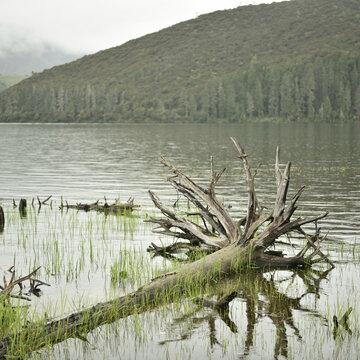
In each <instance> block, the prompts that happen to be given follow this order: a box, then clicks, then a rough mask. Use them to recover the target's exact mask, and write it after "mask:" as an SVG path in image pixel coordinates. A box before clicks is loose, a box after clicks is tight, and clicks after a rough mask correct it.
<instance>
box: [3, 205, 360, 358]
mask: <svg viewBox="0 0 360 360" xmlns="http://www.w3.org/2000/svg"><path fill="white" fill-rule="evenodd" d="M4 209H5V214H6V217H7V225H6V228H5V231H4V233H3V234H2V235H1V236H0V243H1V244H2V246H3V248H4V249H5V250H6V251H5V252H3V253H2V255H0V257H1V263H2V264H4V265H2V266H3V268H2V269H1V270H4V269H6V268H9V267H10V266H11V265H15V267H16V268H17V270H18V273H19V275H20V274H25V273H27V272H29V271H31V270H32V269H34V268H35V267H37V266H42V269H41V272H40V274H39V276H40V278H42V279H43V280H45V281H47V282H49V283H51V285H52V286H51V288H44V289H43V296H42V297H41V298H39V299H38V298H35V297H34V296H32V303H31V306H30V308H24V307H22V305H24V304H23V302H21V301H12V303H11V305H9V304H7V305H5V304H3V305H1V306H2V308H1V311H0V313H2V314H6V315H3V316H2V318H1V322H0V334H1V337H3V336H6V335H7V334H10V333H12V332H13V331H15V330H16V329H20V328H21V327H22V326H23V325H24V324H26V323H27V322H28V321H30V322H37V323H39V322H40V323H41V322H43V323H45V322H46V321H47V320H48V319H53V318H57V317H58V316H61V315H64V314H69V313H72V312H75V311H78V310H79V309H84V308H88V307H90V306H91V305H93V304H94V303H97V302H99V301H104V300H107V299H112V298H116V297H118V296H121V295H124V294H126V293H128V292H130V291H133V290H135V289H137V288H138V287H140V286H142V285H144V284H146V283H147V282H149V280H150V279H152V278H154V277H156V276H159V275H160V274H161V273H162V272H164V271H168V270H173V269H181V263H179V262H173V261H170V260H167V259H163V258H159V257H157V258H152V257H151V256H150V255H149V254H148V253H147V252H146V247H147V245H148V244H149V243H150V242H151V241H157V242H159V239H158V238H157V237H154V236H153V235H152V234H151V226H149V225H148V224H144V223H143V221H142V220H143V219H144V218H146V217H148V216H157V215H158V212H157V211H156V210H155V209H152V208H151V209H146V211H142V210H137V211H135V212H134V213H131V214H124V215H121V216H120V215H114V214H109V215H107V216H106V215H104V214H98V213H96V212H90V213H84V212H78V211H76V210H69V211H67V212H66V211H63V212H61V211H58V210H57V209H56V207H55V206H54V208H53V209H50V208H49V207H43V208H42V209H41V211H40V213H39V212H38V211H37V209H36V208H32V207H31V206H29V207H28V211H27V216H26V217H23V218H21V217H20V216H19V213H18V211H17V209H14V208H12V206H7V207H5V208H4ZM193 210H194V209H191V208H188V206H187V204H186V203H180V204H179V211H183V212H186V211H190V212H191V211H193ZM299 214H300V215H301V214H302V210H300V213H299ZM191 220H192V221H194V222H197V223H199V221H200V219H199V217H197V216H192V217H191ZM284 240H286V239H284ZM160 241H164V242H166V241H171V239H170V240H169V239H167V238H161V239H160ZM298 245H301V244H298ZM359 245H360V244H359V243H358V241H357V239H356V238H353V239H351V241H343V242H342V243H341V242H339V243H338V244H336V243H335V244H334V243H333V242H330V241H329V242H328V243H327V246H326V251H327V254H329V255H330V256H332V258H335V259H338V261H339V264H338V265H337V269H336V272H335V271H334V273H330V275H329V280H331V282H330V284H328V285H326V291H325V289H322V287H320V286H319V285H316V283H314V284H313V285H312V286H313V288H314V289H315V290H316V291H315V292H312V293H309V294H306V295H305V296H304V297H302V298H301V304H302V306H304V307H307V308H308V309H309V311H307V312H305V311H304V312H303V311H302V310H294V313H293V316H294V317H295V319H296V324H297V327H298V328H299V332H300V333H301V336H302V340H301V341H300V340H299V338H298V337H297V335H296V334H295V333H294V330H292V329H291V328H285V329H286V330H285V332H286V334H285V335H286V336H287V339H288V348H287V351H288V353H287V357H288V358H299V357H298V354H301V358H304V359H305V358H311V355H314V354H316V356H318V358H319V359H321V358H329V357H327V355H324V354H325V352H324V349H328V350H327V351H328V353H329V354H331V356H335V357H337V358H341V356H345V353H344V350H343V349H342V345H341V344H344V343H345V344H346V346H347V347H348V349H349V350H348V351H349V354H350V355H351V354H356V351H358V350H359V349H358V345H357V344H358V343H359V336H360V335H359V328H360V320H359V312H360V309H359V305H358V304H357V302H356V301H355V300H356V299H357V298H358V296H359V286H358V285H357V282H356V279H355V278H354V276H352V274H353V273H354V271H358V265H356V264H357V263H358V261H359V260H360V246H359ZM286 250H289V249H288V248H286ZM204 255H205V253H202V252H194V253H192V254H191V256H192V257H191V260H197V259H201V258H202V257H203V256H204ZM243 278H244V277H243V276H242V275H239V276H238V279H237V284H238V285H234V283H233V282H232V280H231V281H228V282H225V283H224V284H223V281H222V280H220V277H219V274H218V273H217V271H216V267H215V269H214V273H213V274H211V276H210V280H209V281H208V282H203V281H201V279H200V280H199V281H198V282H196V283H193V282H189V283H187V284H186V286H185V288H184V290H183V291H182V292H181V293H178V292H176V286H174V289H175V290H174V291H172V292H171V291H170V292H164V293H162V294H159V296H158V298H157V299H156V304H157V305H156V306H157V307H156V308H155V306H153V307H150V308H148V307H145V306H144V307H142V306H139V307H138V308H136V309H133V310H134V314H133V315H131V316H129V317H126V318H123V319H119V314H117V313H116V311H115V309H113V308H111V309H110V310H109V313H108V314H107V315H106V317H107V318H108V319H109V321H110V320H114V319H116V320H115V321H113V322H112V323H111V324H106V323H105V324H103V325H102V326H101V327H99V328H97V329H95V330H92V331H91V332H90V333H89V334H88V335H87V341H84V340H81V339H80V338H77V339H68V340H66V341H65V342H63V343H61V344H58V345H55V346H52V347H49V348H47V349H43V350H40V351H39V352H37V353H33V354H32V356H31V357H32V358H44V359H45V358H46V359H47V358H57V359H63V358H86V359H100V358H126V359H131V358H134V359H135V358H139V357H141V356H142V357H144V358H146V355H147V354H150V353H151V354H153V355H154V356H156V358H159V359H168V358H171V359H173V358H179V359H183V358H187V357H188V358H191V357H192V356H194V354H195V356H197V357H199V358H238V357H239V354H240V355H241V354H243V355H244V356H248V357H249V358H252V357H259V356H260V357H261V356H262V355H264V354H269V353H272V352H273V351H274V346H275V343H276V339H277V337H278V336H279V335H278V333H277V331H276V329H275V328H274V325H273V323H272V322H271V321H270V320H269V319H270V317H269V316H270V315H269V314H266V313H264V308H263V306H264V305H263V304H264V302H268V303H269V304H273V306H275V304H279V303H280V304H281V301H288V300H286V299H291V298H293V299H295V298H296V297H298V296H301V294H303V293H304V292H305V293H306V291H305V290H306V284H305V283H304V280H302V279H301V278H299V277H298V276H292V274H291V272H284V271H282V272H275V273H268V274H266V275H264V278H265V279H267V281H270V280H271V281H273V282H274V285H272V286H267V287H266V288H265V289H264V283H263V280H262V278H261V277H256V276H255V277H253V278H252V277H249V278H248V280H247V281H246V282H242V283H241V281H244V280H241V279H243ZM239 282H240V283H239ZM239 284H240V285H239ZM174 285H176V284H174ZM234 286H235V288H236V289H237V290H238V292H239V298H237V299H235V300H234V301H233V302H232V304H231V306H230V313H229V314H230V318H231V319H232V320H233V321H234V322H235V323H236V326H237V328H238V332H237V333H234V332H232V331H230V330H229V328H228V326H227V325H225V323H224V322H223V321H222V320H221V318H220V316H219V314H217V313H214V311H213V310H211V309H205V308H204V309H201V308H199V307H198V306H196V305H195V304H193V303H192V301H191V299H192V298H193V297H198V296H200V297H206V298H209V299H218V298H219V297H220V296H222V295H224V294H226V293H227V292H231V291H232V290H233V289H234ZM322 286H324V285H322ZM25 290H26V289H25ZM344 294H346V297H344ZM184 298H185V299H188V300H184ZM249 301H250V302H251V303H254V304H256V311H257V314H258V315H257V316H258V317H259V321H258V322H257V323H255V324H254V325H253V326H254V334H253V340H252V342H251V344H250V342H249V341H250V340H249V337H248V336H247V335H244V334H246V331H247V329H248V326H249V325H247V324H246V321H244V319H249V309H248V306H249V305H248V303H249ZM5 306H7V307H5ZM350 306H351V307H353V309H354V310H353V312H352V314H351V317H350V319H349V327H350V329H352V335H350V334H349V333H348V332H346V331H345V330H344V329H340V330H339V332H338V335H337V337H336V338H335V339H334V338H333V334H332V323H331V319H332V316H333V315H336V316H337V317H341V316H342V314H343V313H344V312H345V311H346V309H348V308H349V307H350ZM274 309H275V308H274ZM274 311H275V310H274ZM276 315H277V316H285V314H282V315H281V312H278V313H277V314H276ZM90 320H91V319H90V318H89V324H90V322H91V321H90ZM86 332H87V329H86V326H85V327H84V334H85V335H86ZM315 333H316V337H317V338H318V339H319V341H317V342H316V344H314V340H313V339H314V336H315V335H314V334H315ZM80 335H81V334H80ZM80 337H81V336H80ZM22 341H23V345H21V343H20V346H19V347H18V348H17V349H16V351H15V349H14V353H18V351H20V353H21V354H22V355H24V354H26V353H27V351H28V349H29V346H30V347H31V338H30V339H29V338H28V339H23V340H22ZM249 344H250V345H249ZM309 344H312V345H310V346H309ZM48 345H50V344H48ZM309 348H312V351H310V350H309ZM246 353H247V354H248V355H246ZM326 354H327V353H326Z"/></svg>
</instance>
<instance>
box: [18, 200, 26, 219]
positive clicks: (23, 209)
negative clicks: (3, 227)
mask: <svg viewBox="0 0 360 360" xmlns="http://www.w3.org/2000/svg"><path fill="white" fill-rule="evenodd" d="M26 205H27V203H26V199H20V202H19V213H20V216H21V217H25V216H26Z"/></svg>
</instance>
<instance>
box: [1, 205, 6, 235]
mask: <svg viewBox="0 0 360 360" xmlns="http://www.w3.org/2000/svg"><path fill="white" fill-rule="evenodd" d="M4 227H5V214H4V210H3V208H2V207H1V206H0V232H3V231H4Z"/></svg>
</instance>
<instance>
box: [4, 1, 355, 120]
mask: <svg viewBox="0 0 360 360" xmlns="http://www.w3.org/2000/svg"><path fill="white" fill-rule="evenodd" d="M359 66H360V2H359V1H358V0H337V1H335V0H293V1H287V2H282V3H273V4H270V5H268V4H266V5H257V6H251V5H250V6H242V7H239V8H236V9H232V10H225V11H217V12H214V13H211V14H207V15H202V16H199V17H198V18H196V19H193V20H189V21H186V22H183V23H180V24H177V25H174V26H172V27H170V28H167V29H164V30H162V31H159V32H157V33H153V34H149V35H146V36H144V37H141V38H139V39H136V40H132V41H129V42H127V43H125V44H123V45H121V46H118V47H115V48H111V49H108V50H104V51H101V52H98V53H96V54H94V55H90V56H85V57H83V58H81V59H79V60H77V61H74V62H71V63H68V64H65V65H62V66H57V67H54V68H52V69H50V70H45V71H43V72H42V73H38V74H35V75H33V76H31V77H30V78H28V79H26V80H24V81H22V82H20V83H19V84H17V85H15V86H13V87H11V88H9V89H7V90H5V91H3V92H1V94H0V121H2V122H92V121H94V122H212V121H214V122H218V121H227V122H238V121H247V120H256V119H270V120H274V119H276V120H282V119H284V120H291V121H294V120H307V121H326V122H338V121H357V120H359V119H360V79H359V71H360V69H359Z"/></svg>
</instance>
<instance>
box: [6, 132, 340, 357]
mask: <svg viewBox="0 0 360 360" xmlns="http://www.w3.org/2000/svg"><path fill="white" fill-rule="evenodd" d="M232 141H233V142H234V144H235V147H236V149H237V151H238V156H239V158H240V160H241V161H242V163H243V167H244V170H245V177H246V181H247V185H248V191H247V193H248V194H247V195H248V206H247V210H246V214H245V215H244V217H242V218H240V219H239V220H234V219H233V218H232V217H231V215H230V213H229V212H228V209H227V208H226V206H225V205H224V204H223V202H222V201H220V200H219V199H218V198H217V196H216V194H215V186H216V184H217V182H218V181H219V179H220V177H221V175H222V173H223V172H224V171H225V169H223V170H221V171H220V172H219V173H217V172H216V171H215V167H214V161H213V159H211V180H210V185H209V187H208V188H207V189H204V188H202V187H201V186H199V185H197V184H196V183H194V182H193V181H192V180H191V179H190V178H189V177H188V176H186V175H185V174H183V173H182V172H181V171H180V170H178V169H177V168H176V167H175V166H173V165H172V164H171V163H170V162H168V161H167V160H165V159H164V158H163V157H160V158H159V160H160V162H161V163H162V164H164V165H165V166H167V167H168V168H169V169H170V171H171V172H172V173H173V174H174V176H173V177H171V178H169V181H170V183H171V184H172V185H173V186H174V188H175V189H176V190H178V191H179V192H180V193H181V194H182V195H184V197H185V198H186V199H188V200H189V201H190V202H191V203H192V204H193V205H194V206H195V207H196V208H197V211H196V213H197V214H198V216H200V217H201V219H202V221H203V226H200V225H198V224H196V223H194V222H192V221H191V220H189V219H188V218H186V217H183V216H181V215H179V214H178V213H176V212H175V210H174V209H172V208H169V207H166V206H165V205H163V204H162V203H161V202H160V200H159V199H158V197H157V196H156V195H155V194H154V193H153V192H151V191H150V192H149V194H150V196H151V199H152V200H153V202H154V204H155V205H156V206H157V207H158V208H159V209H160V210H161V212H162V213H163V215H165V217H164V218H151V219H149V220H147V221H148V222H151V223H155V224H157V225H158V228H157V229H155V230H154V231H155V232H157V233H160V234H163V235H169V236H173V237H175V238H176V239H179V238H180V239H184V240H186V241H188V243H189V244H190V245H192V246H199V245H202V246H204V247H206V248H207V249H212V250H213V251H214V252H213V253H211V254H210V255H207V256H205V257H204V258H202V259H200V260H197V261H194V262H192V263H189V264H187V265H185V266H183V267H181V268H180V269H178V270H176V271H172V272H168V273H165V274H163V275H161V276H159V277H157V278H155V279H153V280H152V281H151V282H150V283H149V284H147V285H145V286H143V287H141V288H140V289H138V290H137V291H135V292H133V293H131V294H128V295H126V296H123V297H120V298H118V299H115V300H112V301H108V302H106V303H101V304H98V305H95V306H93V307H92V308H90V309H85V310H83V311H80V312H78V313H76V314H72V315H70V316H68V317H65V318H63V319H60V320H56V321H52V322H49V323H47V324H46V325H40V326H35V325H34V326H30V327H29V328H27V329H24V330H23V331H21V332H19V333H17V334H14V336H12V337H11V338H9V337H8V338H5V339H3V340H1V341H0V358H1V356H5V355H6V354H7V352H8V351H9V349H10V348H12V349H16V348H17V346H16V341H17V339H18V338H19V339H20V338H21V339H27V338H29V339H31V344H30V345H29V348H30V349H32V350H35V349H37V348H39V347H43V346H45V345H46V344H51V343H56V342H59V341H61V340H63V339H65V338H67V337H70V336H75V335H76V333H79V332H81V329H83V328H86V329H87V330H89V329H93V328H94V327H96V326H99V325H101V324H103V323H105V322H109V321H113V320H115V319H118V318H120V317H123V316H127V315H129V314H131V313H133V312H134V311H136V312H140V311H145V310H146V309H149V308H151V307H153V306H158V305H159V304H162V303H164V302H170V301H173V300H175V299H178V298H179V297H193V296H194V293H195V292H196V291H199V289H202V288H203V286H204V285H205V284H208V283H209V282H210V283H213V282H215V281H218V280H219V279H221V278H224V277H225V276H228V275H229V274H231V273H235V272H239V271H251V268H254V267H259V268H290V267H293V268H296V267H300V268H304V267H307V266H311V265H313V264H316V263H319V262H327V263H328V264H330V266H331V267H333V265H332V263H331V262H330V260H329V259H328V258H327V257H326V255H324V254H323V253H322V252H321V250H320V243H321V241H323V240H324V239H325V238H326V236H324V237H321V236H320V229H319V228H318V227H317V221H318V220H320V219H322V218H324V217H325V216H326V215H327V212H326V213H324V214H321V215H318V216H314V217H311V218H305V219H304V218H301V217H298V218H295V219H292V216H293V214H294V212H295V210H296V204H297V202H298V200H299V198H300V196H301V194H302V192H303V190H304V187H301V188H300V189H299V190H298V191H297V192H296V194H295V195H294V196H293V197H292V199H291V200H290V201H288V202H287V201H286V199H287V192H288V188H289V181H290V168H291V164H290V163H288V164H287V165H286V167H285V170H284V171H283V173H281V172H280V167H279V151H278V149H277V151H276V163H275V173H276V184H277V194H276V197H275V202H274V207H273V209H271V210H269V211H266V212H264V211H263V207H262V206H261V205H260V203H259V201H258V198H257V196H256V193H255V188H254V178H255V175H256V171H254V172H253V171H252V170H251V167H250V164H249V162H248V157H247V155H246V153H245V151H244V150H243V148H242V147H241V146H240V145H239V143H238V142H237V141H236V140H235V139H233V138H232ZM94 206H95V205H94ZM64 207H65V206H64ZM310 223H314V224H315V230H314V233H312V234H310V233H308V232H306V231H305V230H304V229H303V228H302V226H303V225H305V224H310ZM294 232H295V233H297V234H299V235H301V236H303V238H304V239H305V240H306V241H307V243H306V245H305V247H304V248H303V249H302V250H300V251H299V252H298V253H297V254H296V255H295V256H292V257H285V256H284V254H283V253H282V252H280V251H273V250H271V251H269V247H272V246H274V245H276V242H277V241H278V240H279V238H280V237H281V236H282V235H285V234H287V235H290V234H291V233H294ZM309 250H311V252H310V254H309V255H307V253H308V251H309ZM19 341H20V340H19Z"/></svg>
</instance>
